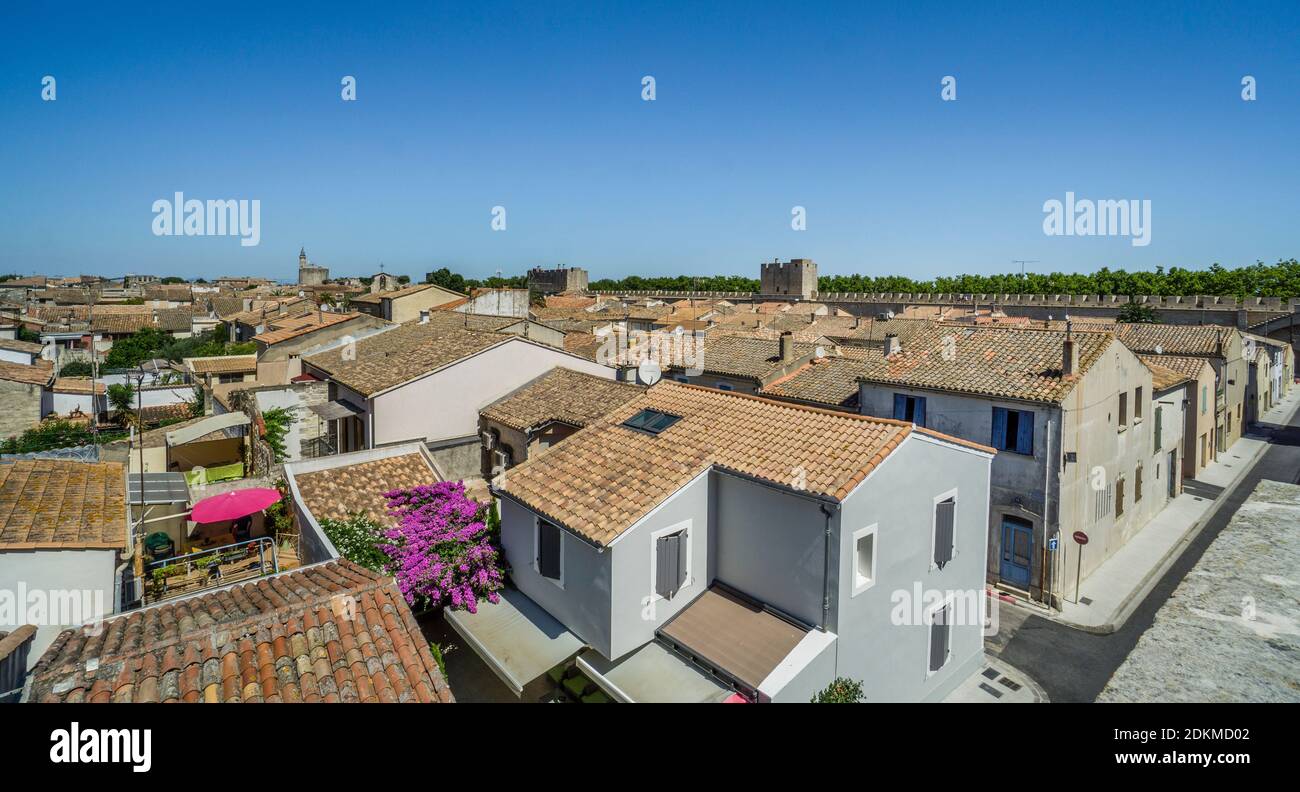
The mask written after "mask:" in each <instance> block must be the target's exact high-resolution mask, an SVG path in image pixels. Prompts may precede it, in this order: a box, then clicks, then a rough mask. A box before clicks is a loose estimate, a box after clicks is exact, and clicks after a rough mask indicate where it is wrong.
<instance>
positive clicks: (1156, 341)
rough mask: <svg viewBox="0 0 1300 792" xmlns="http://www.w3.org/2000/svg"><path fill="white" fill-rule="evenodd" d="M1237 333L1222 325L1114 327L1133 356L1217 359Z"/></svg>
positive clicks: (1137, 324) (1131, 325)
mask: <svg viewBox="0 0 1300 792" xmlns="http://www.w3.org/2000/svg"><path fill="white" fill-rule="evenodd" d="M1235 332H1237V330H1236V328H1233V327H1221V326H1219V325H1171V324H1150V323H1133V324H1122V323H1121V324H1116V325H1115V337H1116V338H1118V339H1119V340H1120V341H1123V342H1124V346H1126V347H1128V348H1129V349H1131V350H1133V351H1134V352H1150V353H1156V354H1166V355H1205V356H1212V355H1216V354H1218V352H1219V345H1220V343H1221V342H1225V343H1226V342H1227V340H1228V337H1229V336H1230V335H1232V334H1233V333H1235ZM1157 347H1158V348H1159V352H1157Z"/></svg>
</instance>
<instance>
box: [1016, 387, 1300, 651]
mask: <svg viewBox="0 0 1300 792" xmlns="http://www.w3.org/2000/svg"><path fill="white" fill-rule="evenodd" d="M1297 407H1300V386H1297V387H1293V388H1292V390H1291V393H1290V394H1288V395H1287V397H1286V398H1285V399H1283V400H1282V401H1281V402H1279V403H1278V404H1276V405H1274V407H1273V409H1271V410H1269V411H1267V412H1265V413H1264V414H1263V415H1262V416H1260V420H1259V423H1260V424H1275V425H1279V424H1280V425H1285V424H1286V423H1287V422H1288V421H1289V420H1290V419H1291V416H1292V415H1293V414H1294V413H1295V411H1296V409H1297ZM1249 431H1250V433H1249V434H1247V435H1246V436H1244V437H1242V438H1241V439H1240V440H1238V441H1237V442H1236V443H1235V444H1233V446H1232V447H1231V448H1229V449H1228V450H1227V451H1224V452H1222V453H1220V454H1219V458H1218V459H1217V460H1215V461H1214V462H1213V463H1211V464H1210V465H1209V466H1208V467H1206V468H1205V470H1203V471H1201V473H1200V475H1199V476H1197V477H1196V479H1195V480H1194V481H1187V482H1184V490H1183V492H1182V493H1180V494H1179V495H1178V497H1177V498H1175V499H1173V500H1172V501H1170V502H1169V503H1168V505H1166V506H1165V508H1164V509H1163V510H1161V512H1160V513H1159V514H1157V515H1156V516H1155V517H1154V518H1152V520H1151V522H1149V523H1147V524H1146V526H1144V527H1143V528H1142V530H1140V531H1138V533H1137V535H1136V536H1134V537H1133V538H1132V539H1130V540H1129V541H1128V543H1127V544H1125V545H1124V546H1123V547H1121V548H1120V549H1119V550H1117V551H1115V554H1114V555H1112V556H1111V557H1110V558H1108V559H1106V560H1105V561H1104V562H1102V564H1101V566H1099V567H1097V569H1096V570H1095V571H1094V572H1093V573H1092V574H1091V575H1089V576H1088V577H1087V578H1086V579H1084V581H1083V583H1082V584H1081V585H1080V588H1079V604H1075V603H1074V602H1073V600H1074V592H1073V591H1067V592H1064V595H1065V596H1066V597H1067V598H1068V599H1069V600H1070V601H1069V602H1065V603H1064V604H1063V605H1062V608H1061V612H1060V613H1059V614H1057V613H1049V612H1048V611H1047V610H1046V609H1043V608H1041V607H1036V606H1033V605H1026V604H1024V603H1019V602H1017V603H1015V605H1016V606H1018V607H1024V608H1026V609H1028V610H1030V611H1031V612H1033V613H1034V614H1035V615H1038V616H1042V617H1044V618H1049V619H1054V620H1056V621H1059V622H1061V623H1063V624H1065V625H1066V626H1069V627H1074V628H1076V629H1080V630H1085V631H1087V632H1093V633H1099V634H1108V633H1113V632H1115V631H1116V630H1118V629H1119V628H1120V627H1123V626H1124V622H1125V621H1127V620H1128V617H1129V616H1130V615H1131V614H1132V613H1133V611H1134V610H1135V609H1136V608H1137V606H1138V604H1139V603H1141V602H1142V600H1143V598H1145V597H1146V595H1147V594H1148V593H1149V592H1150V591H1151V589H1152V588H1153V587H1154V586H1155V584H1156V582H1157V581H1158V580H1160V577H1161V576H1162V575H1164V573H1165V571H1166V570H1168V569H1169V567H1170V566H1171V565H1172V564H1173V562H1174V561H1175V560H1176V559H1177V558H1178V556H1179V555H1180V554H1181V553H1182V551H1183V549H1184V548H1185V547H1186V546H1187V545H1188V543H1190V542H1191V541H1192V540H1193V539H1194V538H1196V535H1197V534H1198V533H1200V529H1201V527H1202V526H1203V525H1204V524H1205V522H1206V521H1207V520H1208V519H1209V518H1210V517H1211V516H1212V515H1213V513H1214V512H1215V511H1216V510H1217V509H1218V507H1219V504H1220V503H1222V502H1223V500H1224V499H1223V497H1222V494H1223V493H1224V492H1226V491H1228V490H1230V489H1232V488H1233V487H1234V486H1235V485H1236V484H1237V482H1238V480H1240V479H1241V477H1242V476H1244V475H1245V474H1246V473H1247V472H1249V471H1250V469H1251V468H1252V467H1254V465H1255V463H1256V462H1257V461H1259V458H1260V457H1261V456H1263V454H1264V451H1265V450H1266V449H1267V448H1268V445H1269V442H1268V436H1267V433H1266V430H1263V429H1261V428H1259V427H1258V426H1256V427H1253V428H1252V429H1251V430H1249ZM1004 602H1005V600H1004Z"/></svg>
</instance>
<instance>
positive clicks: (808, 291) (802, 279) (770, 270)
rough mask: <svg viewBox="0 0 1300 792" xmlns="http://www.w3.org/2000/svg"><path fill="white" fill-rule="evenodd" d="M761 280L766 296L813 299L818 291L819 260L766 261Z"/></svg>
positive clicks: (761, 287)
mask: <svg viewBox="0 0 1300 792" xmlns="http://www.w3.org/2000/svg"><path fill="white" fill-rule="evenodd" d="M759 280H760V284H761V285H760V287H759V289H760V293H761V294H762V296H764V297H782V298H785V299H791V298H793V299H796V300H811V299H812V298H813V295H815V294H816V293H817V262H815V261H813V260H812V259H790V260H789V261H780V260H779V259H778V260H776V261H764V262H763V265H762V270H761V272H760V274H759Z"/></svg>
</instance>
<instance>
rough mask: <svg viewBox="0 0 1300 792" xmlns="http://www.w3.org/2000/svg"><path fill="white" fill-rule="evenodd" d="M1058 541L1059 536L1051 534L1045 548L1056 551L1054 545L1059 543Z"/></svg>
mask: <svg viewBox="0 0 1300 792" xmlns="http://www.w3.org/2000/svg"><path fill="white" fill-rule="evenodd" d="M1060 542H1061V540H1060V539H1059V538H1057V537H1055V536H1053V537H1052V538H1051V539H1048V540H1047V549H1048V550H1051V551H1052V552H1056V546H1057V545H1058V544H1060Z"/></svg>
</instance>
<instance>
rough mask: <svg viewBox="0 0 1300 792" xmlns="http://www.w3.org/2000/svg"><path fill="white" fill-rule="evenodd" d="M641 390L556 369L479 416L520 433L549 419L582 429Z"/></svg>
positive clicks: (569, 370)
mask: <svg viewBox="0 0 1300 792" xmlns="http://www.w3.org/2000/svg"><path fill="white" fill-rule="evenodd" d="M644 390H645V388H643V387H641V386H639V385H632V384H629V383H626V382H617V381H615V380H612V379H607V378H605V377H597V376H593V375H591V374H583V373H581V372H577V371H573V370H572V369H567V368H559V367H557V368H553V369H551V370H550V371H548V372H546V373H545V374H543V375H542V376H540V377H538V378H537V379H534V380H533V381H532V382H529V383H527V384H526V385H524V386H523V387H521V388H519V389H517V390H516V391H514V392H513V393H509V394H506V395H505V396H503V397H502V398H500V399H498V400H497V401H495V402H493V403H491V404H489V405H488V406H487V407H484V408H483V409H482V410H480V414H481V415H482V416H483V417H484V418H488V419H491V420H493V421H496V422H497V423H500V424H504V425H505V426H508V427H510V428H512V429H519V430H521V431H522V430H526V429H530V428H532V427H534V426H538V425H539V424H542V423H545V422H547V421H552V420H555V421H563V422H564V423H567V424H570V425H572V426H577V427H583V426H586V425H587V424H588V423H590V422H591V421H594V420H595V419H597V418H599V417H600V416H602V415H604V414H605V413H607V412H609V411H610V410H612V409H614V408H615V407H618V406H619V405H621V404H623V403H625V402H627V401H630V400H632V399H635V398H636V397H637V396H640V395H641V393H642V392H643V391H644Z"/></svg>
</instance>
